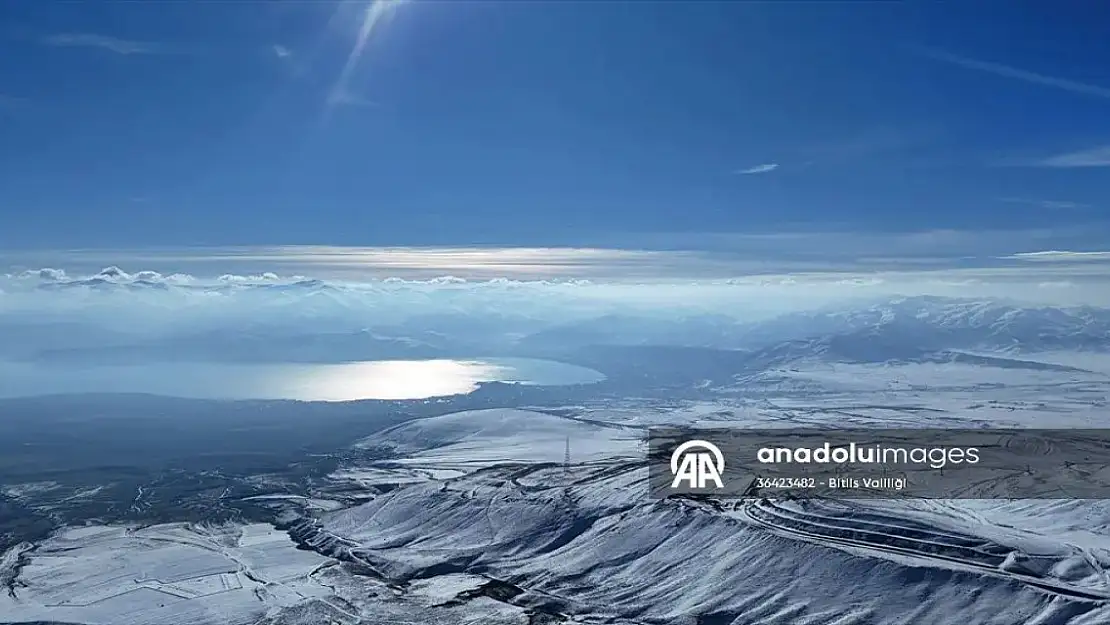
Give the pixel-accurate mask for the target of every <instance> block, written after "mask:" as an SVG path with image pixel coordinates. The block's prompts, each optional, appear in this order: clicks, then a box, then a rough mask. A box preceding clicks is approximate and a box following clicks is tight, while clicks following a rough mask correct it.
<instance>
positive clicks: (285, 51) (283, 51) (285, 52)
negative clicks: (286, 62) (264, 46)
mask: <svg viewBox="0 0 1110 625" xmlns="http://www.w3.org/2000/svg"><path fill="white" fill-rule="evenodd" d="M270 49H271V50H272V51H273V53H274V56H276V57H277V58H279V59H287V58H289V57H291V56H293V51H292V50H290V49H289V48H286V47H285V46H283V45H277V44H275V45H274V46H272V47H271V48H270Z"/></svg>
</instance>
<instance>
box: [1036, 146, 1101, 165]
mask: <svg viewBox="0 0 1110 625" xmlns="http://www.w3.org/2000/svg"><path fill="white" fill-rule="evenodd" d="M1032 164H1033V165H1035V166H1038V167H1057V168H1071V167H1110V145H1103V146H1099V147H1095V148H1090V149H1087V150H1080V151H1078V152H1068V153H1067V154H1057V155H1056V156H1050V157H1048V158H1045V159H1041V160H1039V161H1035V162H1033V163H1032Z"/></svg>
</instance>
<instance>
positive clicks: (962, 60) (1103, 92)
mask: <svg viewBox="0 0 1110 625" xmlns="http://www.w3.org/2000/svg"><path fill="white" fill-rule="evenodd" d="M914 50H916V51H917V52H918V53H919V54H922V55H924V56H927V57H929V58H931V59H935V60H937V61H944V62H945V63H951V64H953V65H958V66H960V67H964V68H967V69H973V70H977V71H980V72H986V73H988V74H994V75H995V76H1002V77H1004V78H1013V79H1016V80H1024V81H1025V82H1028V83H1033V84H1036V85H1042V86H1044V87H1055V88H1057V89H1063V90H1065V91H1071V92H1072V93H1079V94H1082V95H1089V96H1094V97H1096V98H1105V99H1110V87H1102V86H1099V85H1092V84H1088V83H1083V82H1078V81H1075V80H1069V79H1067V78H1060V77H1057V76H1047V75H1045V74H1038V73H1035V72H1030V71H1027V70H1024V69H1019V68H1017V67H1011V66H1009V65H1003V64H1001V63H994V62H991V61H982V60H979V59H972V58H968V57H965V56H959V55H956V54H951V53H949V52H945V51H943V50H938V49H936V48H926V47H915V48H914Z"/></svg>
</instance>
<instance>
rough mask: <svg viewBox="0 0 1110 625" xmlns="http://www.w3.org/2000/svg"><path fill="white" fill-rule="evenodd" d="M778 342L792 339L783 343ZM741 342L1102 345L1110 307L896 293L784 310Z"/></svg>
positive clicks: (850, 346)
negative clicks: (861, 302) (863, 301)
mask: <svg viewBox="0 0 1110 625" xmlns="http://www.w3.org/2000/svg"><path fill="white" fill-rule="evenodd" d="M799 341H802V342H804V343H802V344H800V343H798V342H799ZM784 342H789V343H790V344H789V345H786V346H784V345H782V343H784ZM741 343H742V344H744V345H750V346H758V347H762V348H764V349H777V350H784V349H805V348H809V349H810V350H812V353H825V352H833V353H836V352H839V351H844V350H846V351H849V352H851V351H857V350H863V351H876V350H879V351H881V350H894V351H902V352H906V353H908V354H912V353H913V352H928V351H935V350H939V349H979V348H984V349H1011V350H1018V351H1037V350H1050V349H1080V350H1083V349H1099V350H1101V349H1106V348H1108V347H1110V310H1107V309H1103V308H1094V307H1074V308H1064V307H1022V306H1018V305H1014V304H1009V303H1005V302H998V301H985V300H957V299H949V298H934V297H913V298H901V299H894V300H890V301H885V302H880V303H874V304H870V305H866V306H860V307H856V308H841V309H835V310H821V311H814V312H804V313H791V314H788V315H783V316H781V317H778V318H776V319H773V320H771V321H767V322H763V323H758V324H753V325H752V326H750V327H748V328H747V329H746V331H745V332H744V333H743V334H742V336H741Z"/></svg>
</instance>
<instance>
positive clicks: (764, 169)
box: [733, 163, 779, 175]
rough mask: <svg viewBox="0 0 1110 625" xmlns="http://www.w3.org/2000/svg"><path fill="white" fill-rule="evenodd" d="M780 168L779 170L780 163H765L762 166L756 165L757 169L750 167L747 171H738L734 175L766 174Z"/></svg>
mask: <svg viewBox="0 0 1110 625" xmlns="http://www.w3.org/2000/svg"><path fill="white" fill-rule="evenodd" d="M778 168H779V164H778V163H763V164H762V165H756V166H755V167H748V168H747V169H738V170H736V171H735V172H733V173H735V174H742V175H749V174H766V173H768V172H772V171H775V170H776V169H778Z"/></svg>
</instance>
